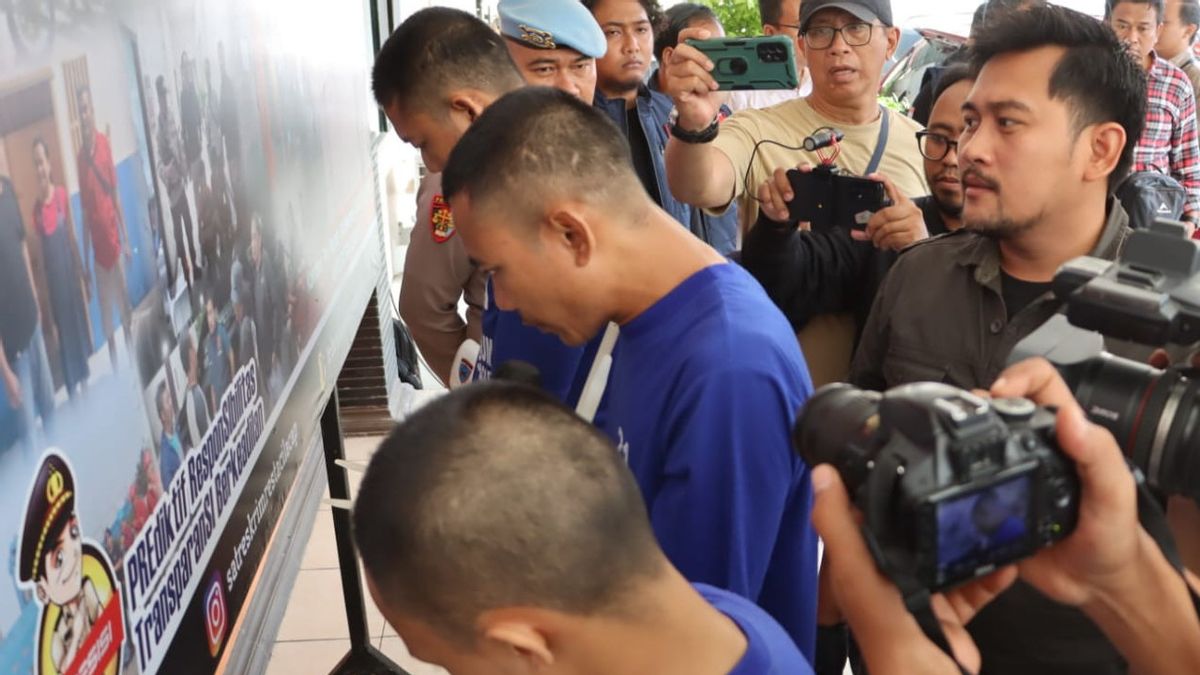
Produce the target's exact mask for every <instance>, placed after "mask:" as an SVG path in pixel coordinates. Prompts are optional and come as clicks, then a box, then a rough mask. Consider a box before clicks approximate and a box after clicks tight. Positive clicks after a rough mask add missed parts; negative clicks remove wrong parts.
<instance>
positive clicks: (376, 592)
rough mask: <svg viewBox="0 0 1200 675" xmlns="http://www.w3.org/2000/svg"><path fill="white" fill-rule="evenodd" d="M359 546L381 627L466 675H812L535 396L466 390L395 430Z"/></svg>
mask: <svg viewBox="0 0 1200 675" xmlns="http://www.w3.org/2000/svg"><path fill="white" fill-rule="evenodd" d="M463 495H472V498H471V499H467V500H464V499H462V496H463ZM354 535H355V540H356V542H357V545H358V550H359V552H360V553H361V554H362V558H363V567H364V568H365V569H366V576H367V580H368V581H367V585H368V588H369V589H370V592H371V596H372V597H373V598H374V599H375V603H376V604H377V605H378V606H379V608H380V610H381V611H382V612H383V615H384V618H386V619H387V620H388V622H389V623H390V624H391V625H392V627H393V628H395V629H396V632H397V633H398V634H399V636H400V637H401V638H402V639H403V640H404V643H405V645H406V646H407V647H408V650H409V651H410V652H411V653H412V654H413V656H415V657H417V658H419V659H422V660H424V661H428V662H431V663H434V664H437V665H440V666H443V667H445V668H447V669H449V670H450V672H452V673H454V674H455V675H472V674H475V673H501V672H578V673H583V672H596V673H614V674H616V673H687V674H688V675H726V673H733V674H735V675H769V674H771V673H787V674H788V675H804V674H805V673H809V674H811V673H812V669H811V668H810V667H809V665H808V663H807V662H806V661H805V660H804V657H803V656H801V654H800V652H799V650H797V649H796V646H795V645H794V644H793V643H792V641H791V639H790V638H788V636H787V634H786V633H785V632H784V631H783V630H782V629H781V628H780V627H779V625H778V624H777V623H775V621H773V620H772V619H771V618H770V617H769V616H768V615H767V614H766V613H764V612H763V611H762V610H761V609H759V608H758V607H755V606H754V605H753V604H752V603H750V602H749V601H747V600H746V599H744V598H741V597H738V596H737V595H734V594H732V593H729V592H727V591H722V590H718V589H716V588H713V587H711V586H706V585H702V584H696V585H690V584H689V583H688V581H687V580H686V579H684V577H683V576H682V575H681V574H680V573H679V572H678V571H677V570H676V569H675V568H674V567H672V566H671V563H670V562H668V560H667V557H666V556H665V555H663V552H662V550H661V549H660V548H659V546H658V543H657V542H656V541H655V539H654V532H653V531H652V530H651V527H650V523H649V521H648V519H647V517H646V507H645V504H644V503H643V502H642V498H641V494H640V493H639V491H638V484H637V482H636V481H635V480H634V478H633V476H632V475H631V474H630V472H629V469H628V468H626V467H625V466H624V465H623V464H622V462H621V458H620V457H619V456H618V455H617V453H616V452H614V448H613V446H612V443H611V442H610V441H609V439H607V438H606V437H605V436H604V435H603V434H601V433H599V432H598V431H597V430H596V429H595V428H594V427H591V426H590V425H588V424H587V423H586V422H584V421H583V420H581V419H579V418H578V417H577V416H575V415H574V414H572V413H571V412H570V411H569V410H567V409H566V408H564V407H563V406H561V405H560V404H558V403H557V402H556V401H554V400H553V399H551V398H550V397H549V396H547V395H546V394H544V393H541V392H539V391H537V390H535V389H532V388H528V387H524V386H519V385H514V384H510V383H500V382H491V383H484V384H480V385H477V386H472V387H466V388H463V389H459V390H458V391H455V392H452V393H450V394H449V395H447V396H445V397H443V398H440V399H438V400H436V401H434V402H432V403H430V404H429V405H428V406H427V407H425V408H423V409H421V410H419V411H417V412H416V413H415V414H413V415H412V417H410V418H408V419H407V420H405V421H404V423H402V424H400V425H399V426H398V427H397V428H396V429H395V430H394V431H393V432H392V434H391V435H390V436H388V438H387V439H386V440H385V441H384V442H383V444H382V445H381V446H380V447H379V450H377V451H376V453H375V456H374V457H373V458H372V459H371V464H370V466H369V467H368V468H367V472H366V475H365V476H364V477H363V482H362V487H361V488H360V489H359V492H358V499H357V501H356V502H355V505H354ZM614 646H615V647H614Z"/></svg>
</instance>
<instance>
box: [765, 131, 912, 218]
mask: <svg viewBox="0 0 1200 675" xmlns="http://www.w3.org/2000/svg"><path fill="white" fill-rule="evenodd" d="M842 137H843V134H842V132H840V131H838V130H836V129H821V130H818V131H817V132H816V133H814V134H813V135H811V136H809V137H807V138H805V139H804V149H805V150H807V151H809V152H817V151H818V150H821V149H824V148H827V147H830V146H835V147H836V145H837V143H838V142H839V141H841V139H842ZM819 154H820V153H818V155H819ZM836 157H837V155H836V153H835V154H834V155H833V156H831V157H829V158H827V159H826V158H823V159H822V163H821V164H820V165H819V166H816V167H813V169H812V170H811V171H808V172H804V171H800V170H799V169H789V170H788V172H787V177H788V181H789V182H790V183H791V185H792V194H793V195H795V196H794V197H793V199H792V201H791V203H790V204H788V213H789V215H790V217H791V220H792V222H801V223H803V222H807V223H809V224H810V225H811V226H812V228H813V229H822V228H830V227H834V226H840V227H853V228H856V229H862V228H865V227H866V226H867V221H868V220H870V218H871V215H872V214H873V213H875V212H876V211H878V210H880V209H882V208H884V207H886V206H889V205H890V204H891V202H890V201H889V200H888V198H887V193H886V192H885V190H884V188H883V183H880V182H879V181H874V180H871V179H869V178H861V177H859V176H852V175H850V174H848V173H846V172H845V171H844V170H842V169H841V168H839V167H837V166H836V165H834V163H833V160H834V159H836Z"/></svg>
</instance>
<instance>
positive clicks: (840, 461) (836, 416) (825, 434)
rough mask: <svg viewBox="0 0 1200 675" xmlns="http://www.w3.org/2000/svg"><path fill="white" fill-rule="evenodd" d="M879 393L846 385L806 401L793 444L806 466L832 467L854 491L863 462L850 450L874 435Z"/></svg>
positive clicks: (824, 390)
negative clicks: (823, 465)
mask: <svg viewBox="0 0 1200 675" xmlns="http://www.w3.org/2000/svg"><path fill="white" fill-rule="evenodd" d="M879 400H880V395H879V393H878V392H873V391H863V390H861V389H858V388H856V387H852V386H850V385H848V384H829V385H825V386H824V387H821V388H820V389H818V390H817V392H816V393H815V394H813V396H812V398H810V399H809V400H808V405H806V406H805V407H804V410H803V412H801V414H800V418H799V419H798V420H797V421H796V427H795V429H794V430H793V432H792V443H793V444H794V445H795V447H796V452H798V453H799V454H800V456H801V457H803V458H804V461H805V462H806V463H807V464H808V465H809V466H816V465H818V464H832V465H834V466H835V467H837V468H838V471H839V472H840V473H841V474H842V479H843V480H844V481H846V487H847V488H849V489H850V490H853V489H854V487H855V485H856V484H857V482H858V481H859V480H860V479H861V477H862V472H863V470H864V468H865V467H864V466H862V465H863V464H864V461H865V459H867V458H863V457H858V456H856V454H855V453H854V452H853V450H852V448H854V447H856V445H857V444H858V443H860V442H862V441H865V440H866V439H868V438H870V437H871V435H872V434H873V433H874V432H875V428H876V426H877V421H878V418H877V417H876V413H878V411H879Z"/></svg>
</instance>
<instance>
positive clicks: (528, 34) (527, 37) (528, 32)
mask: <svg viewBox="0 0 1200 675" xmlns="http://www.w3.org/2000/svg"><path fill="white" fill-rule="evenodd" d="M517 28H518V29H519V30H520V31H521V42H524V43H526V44H528V45H529V46H530V47H537V48H538V49H558V45H557V44H555V43H554V34H553V33H551V32H550V31H545V30H541V29H538V28H531V27H529V26H526V25H525V24H521V25H520V26H517Z"/></svg>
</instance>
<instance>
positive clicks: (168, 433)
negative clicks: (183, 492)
mask: <svg viewBox="0 0 1200 675" xmlns="http://www.w3.org/2000/svg"><path fill="white" fill-rule="evenodd" d="M156 398H157V400H158V421H159V422H160V423H161V424H162V435H161V436H160V437H159V441H158V471H159V474H160V476H161V478H162V486H163V489H164V490H168V489H170V487H171V480H172V479H174V478H175V474H176V473H178V472H179V467H180V466H182V465H183V444H182V443H180V441H179V429H178V428H177V427H176V424H175V406H174V405H173V404H172V402H171V392H170V391H168V390H167V383H166V382H163V383H161V384H159V385H158V396H157V397H156Z"/></svg>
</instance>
